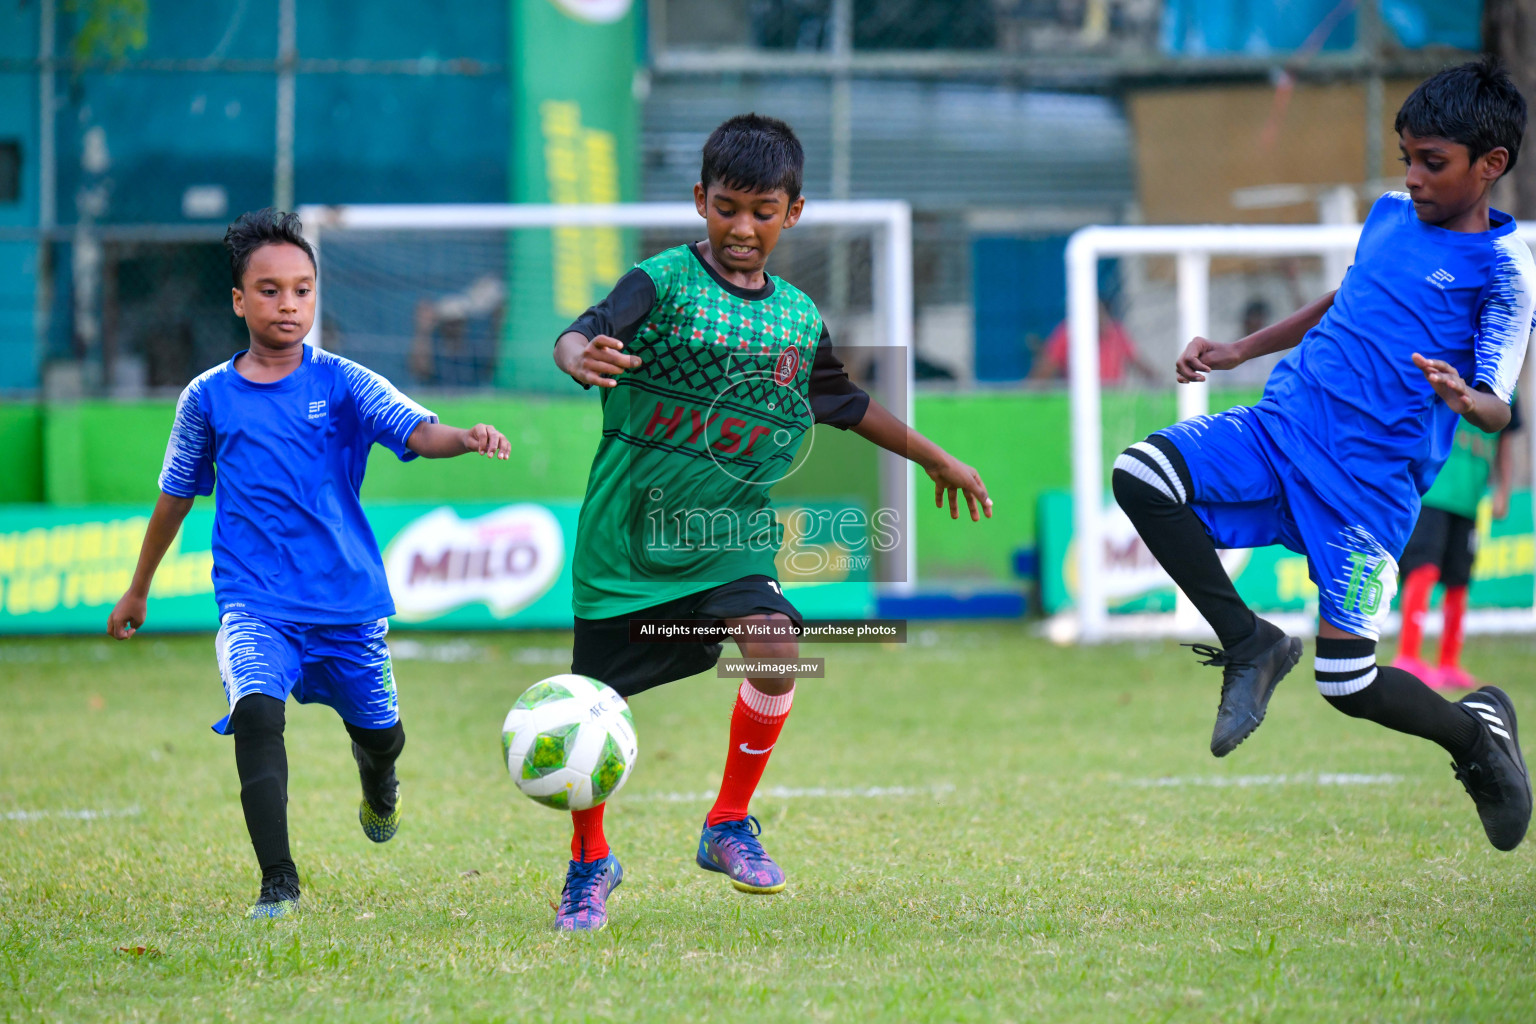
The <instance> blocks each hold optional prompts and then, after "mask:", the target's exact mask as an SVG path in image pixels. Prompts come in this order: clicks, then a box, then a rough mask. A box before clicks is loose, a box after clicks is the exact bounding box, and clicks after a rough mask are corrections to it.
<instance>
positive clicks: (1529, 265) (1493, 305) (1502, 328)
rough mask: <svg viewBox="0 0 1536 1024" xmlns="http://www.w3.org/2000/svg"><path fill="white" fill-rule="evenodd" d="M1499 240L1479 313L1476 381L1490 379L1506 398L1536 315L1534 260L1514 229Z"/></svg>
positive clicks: (1510, 394)
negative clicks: (1514, 232) (1496, 254)
mask: <svg viewBox="0 0 1536 1024" xmlns="http://www.w3.org/2000/svg"><path fill="white" fill-rule="evenodd" d="M1496 244H1497V246H1498V256H1497V258H1496V259H1495V261H1494V265H1493V273H1492V275H1491V277H1490V279H1489V281H1488V286H1487V287H1486V288H1485V289H1484V291H1483V300H1482V305H1481V308H1480V309H1479V310H1478V316H1477V339H1476V342H1475V344H1474V348H1475V353H1476V357H1477V370H1476V376H1475V377H1474V379H1473V383H1474V384H1486V385H1488V387H1489V388H1490V389H1491V390H1492V391H1493V393H1494V394H1496V395H1498V396H1499V397H1500V398H1501V399H1503V400H1504V401H1506V402H1508V401H1510V399H1511V398H1513V397H1514V393H1515V384H1516V383H1517V382H1518V380H1519V378H1520V366H1521V364H1522V363H1524V362H1525V347H1526V344H1527V342H1529V341H1530V337H1531V327H1532V318H1533V315H1536V261H1533V260H1532V259H1531V250H1530V247H1529V246H1527V245H1526V244H1525V243H1524V242H1522V241H1520V239H1518V238H1516V237H1514V236H1513V235H1506V236H1504V237H1501V238H1499V239H1498V240H1497V243H1496Z"/></svg>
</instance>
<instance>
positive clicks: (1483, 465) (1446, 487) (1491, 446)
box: [1424, 420, 1499, 519]
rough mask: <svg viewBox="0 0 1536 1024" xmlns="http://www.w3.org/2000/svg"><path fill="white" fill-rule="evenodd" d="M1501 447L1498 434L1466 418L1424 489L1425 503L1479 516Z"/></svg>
mask: <svg viewBox="0 0 1536 1024" xmlns="http://www.w3.org/2000/svg"><path fill="white" fill-rule="evenodd" d="M1498 450H1499V435H1498V434H1485V433H1483V432H1482V431H1481V430H1479V429H1477V428H1476V427H1474V426H1472V425H1471V424H1470V423H1468V422H1467V421H1466V420H1462V421H1461V423H1460V425H1458V426H1457V428H1456V438H1455V441H1454V443H1453V444H1452V445H1451V454H1450V457H1449V458H1447V459H1446V460H1445V465H1444V466H1442V467H1440V475H1439V476H1437V477H1435V482H1434V484H1433V486H1431V487H1430V489H1429V490H1428V491H1426V492H1425V493H1424V504H1425V506H1426V507H1428V508H1437V509H1440V510H1441V511H1442V512H1450V513H1452V514H1453V515H1458V516H1464V517H1466V518H1467V519H1476V518H1477V506H1478V505H1479V504H1480V503H1481V502H1482V500H1483V495H1485V494H1487V493H1488V477H1489V476H1490V475H1491V474H1492V472H1493V460H1494V457H1495V455H1496V454H1497V453H1498Z"/></svg>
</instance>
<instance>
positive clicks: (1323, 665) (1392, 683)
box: [1317, 636, 1478, 761]
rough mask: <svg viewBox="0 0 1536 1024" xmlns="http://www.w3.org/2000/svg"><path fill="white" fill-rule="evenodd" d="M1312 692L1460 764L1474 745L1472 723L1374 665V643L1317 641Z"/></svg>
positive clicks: (1397, 673)
mask: <svg viewBox="0 0 1536 1024" xmlns="http://www.w3.org/2000/svg"><path fill="white" fill-rule="evenodd" d="M1317 689H1318V691H1319V692H1320V693H1322V695H1323V697H1324V698H1326V699H1327V701H1328V703H1330V704H1332V705H1333V706H1334V707H1336V708H1338V709H1339V710H1340V711H1342V712H1344V713H1345V714H1346V715H1350V716H1351V717H1354V718H1365V719H1369V720H1370V721H1372V722H1375V723H1376V724H1377V725H1384V726H1386V727H1387V728H1388V729H1396V730H1397V731H1398V732H1406V733H1408V734H1409V735H1410V736H1422V737H1424V738H1425V739H1427V740H1434V741H1435V742H1436V743H1438V744H1440V745H1441V746H1442V747H1444V748H1445V749H1446V750H1447V751H1449V752H1450V755H1451V756H1452V757H1453V758H1456V759H1457V760H1458V761H1460V760H1461V759H1462V758H1464V757H1465V756H1466V755H1467V754H1468V753H1469V752H1470V751H1471V749H1472V746H1473V744H1474V743H1476V742H1477V734H1478V725H1477V720H1476V719H1475V718H1473V717H1472V716H1471V714H1469V713H1468V712H1467V710H1466V709H1465V708H1463V707H1461V706H1460V705H1457V704H1454V703H1452V702H1451V701H1448V700H1446V699H1445V698H1444V697H1442V696H1440V695H1439V694H1438V693H1436V692H1435V691H1434V690H1431V689H1430V688H1429V687H1428V686H1425V685H1424V682H1423V681H1422V680H1421V679H1419V677H1418V676H1416V675H1414V674H1413V673H1411V672H1405V671H1404V670H1402V669H1400V668H1392V667H1390V666H1387V665H1377V664H1376V641H1374V640H1366V639H1363V638H1358V637H1357V638H1352V639H1349V640H1338V639H1331V638H1329V637H1322V636H1320V637H1318V638H1317Z"/></svg>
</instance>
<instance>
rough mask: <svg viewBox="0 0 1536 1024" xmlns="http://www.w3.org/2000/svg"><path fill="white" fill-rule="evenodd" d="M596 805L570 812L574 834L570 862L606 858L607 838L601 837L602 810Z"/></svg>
mask: <svg viewBox="0 0 1536 1024" xmlns="http://www.w3.org/2000/svg"><path fill="white" fill-rule="evenodd" d="M606 806H608V805H607V804H598V805H597V806H596V807H593V808H590V809H588V810H585V811H572V812H571V824H572V825H574V826H575V827H576V832H575V834H574V835H572V836H571V860H584V861H593V860H602V859H603V858H604V857H606V856H608V838H607V837H606V836H604V835H603V808H604V807H606Z"/></svg>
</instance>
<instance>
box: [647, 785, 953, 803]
mask: <svg viewBox="0 0 1536 1024" xmlns="http://www.w3.org/2000/svg"><path fill="white" fill-rule="evenodd" d="M954 791H955V786H954V783H951V782H940V783H937V784H935V785H932V786H862V787H850V788H844V789H834V788H832V787H829V786H810V787H791V786H769V787H768V788H767V789H760V790H758V791H757V794H756V795H757V796H766V797H772V798H774V799H776V800H800V799H804V798H807V797H831V798H834V799H851V798H852V799H876V800H878V799H881V798H885V797H906V796H933V797H939V796H948V795H949V794H950V793H953V792H954ZM714 798H715V791H714V790H712V789H701V790H699V791H697V792H694V793H636V794H635V795H634V796H632V797H628V798H626V799H625V800H624V801H623V802H624V803H627V804H641V803H645V804H691V803H703V802H704V801H705V800H713V799H714Z"/></svg>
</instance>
